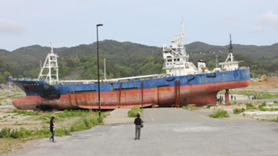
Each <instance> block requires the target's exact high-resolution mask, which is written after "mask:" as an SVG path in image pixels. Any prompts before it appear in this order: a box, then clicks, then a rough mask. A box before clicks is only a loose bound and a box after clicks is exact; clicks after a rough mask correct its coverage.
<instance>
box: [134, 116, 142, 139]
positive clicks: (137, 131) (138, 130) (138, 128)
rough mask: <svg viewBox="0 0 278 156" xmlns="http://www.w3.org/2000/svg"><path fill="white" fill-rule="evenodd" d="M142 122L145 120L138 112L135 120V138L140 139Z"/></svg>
mask: <svg viewBox="0 0 278 156" xmlns="http://www.w3.org/2000/svg"><path fill="white" fill-rule="evenodd" d="M142 123H143V120H142V119H141V118H140V114H139V113H138V114H137V118H135V120H134V124H135V140H137V139H138V140H140V133H141V128H142Z"/></svg>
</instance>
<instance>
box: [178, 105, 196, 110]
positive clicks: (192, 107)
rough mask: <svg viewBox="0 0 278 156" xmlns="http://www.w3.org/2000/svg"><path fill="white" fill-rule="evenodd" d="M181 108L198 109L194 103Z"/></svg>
mask: <svg viewBox="0 0 278 156" xmlns="http://www.w3.org/2000/svg"><path fill="white" fill-rule="evenodd" d="M182 109H187V110H191V111H192V110H198V109H199V108H198V107H196V105H186V106H185V107H182Z"/></svg>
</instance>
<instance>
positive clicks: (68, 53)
mask: <svg viewBox="0 0 278 156" xmlns="http://www.w3.org/2000/svg"><path fill="white" fill-rule="evenodd" d="M186 49H187V52H188V53H189V55H190V61H191V62H194V63H195V64H196V62H197V61H198V60H200V59H201V60H205V61H206V62H207V65H208V67H209V68H210V69H212V68H214V67H215V66H216V62H215V60H216V55H217V56H219V57H218V60H219V62H221V61H224V60H225V59H226V56H227V54H228V46H213V45H208V44H205V43H202V42H194V43H191V44H188V45H186ZM233 51H234V55H235V59H236V60H242V61H244V62H243V63H241V66H249V67H250V68H251V72H252V73H254V75H255V76H260V75H261V74H276V73H278V43H277V44H273V45H270V46H253V45H233ZM49 52H50V47H42V46H39V45H33V46H28V47H23V48H19V49H17V50H14V51H12V52H9V51H6V50H1V49H0V55H1V58H0V83H3V82H4V81H5V78H6V77H7V76H9V75H11V76H13V77H19V78H22V77H27V78H37V76H38V74H39V70H40V60H41V61H42V63H43V61H44V59H45V57H46V55H47V54H48V53H49ZM54 53H57V54H58V55H59V58H58V64H59V77H60V78H61V79H96V78H97V77H96V76H97V66H96V43H93V44H89V45H79V46H75V47H70V48H67V47H63V48H54ZM100 58H101V61H100V69H101V71H100V74H101V77H103V66H104V62H103V59H104V58H105V59H106V71H107V78H116V77H127V76H136V75H145V74H156V73H163V72H164V71H163V70H162V66H163V60H162V48H161V47H153V46H145V45H141V44H136V43H131V42H117V41H113V40H105V41H101V42H100Z"/></svg>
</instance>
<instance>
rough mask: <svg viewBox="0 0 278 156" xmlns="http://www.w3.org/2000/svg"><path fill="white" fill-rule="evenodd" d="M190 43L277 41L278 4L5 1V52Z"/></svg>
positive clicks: (1, 21)
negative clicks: (176, 39)
mask: <svg viewBox="0 0 278 156" xmlns="http://www.w3.org/2000/svg"><path fill="white" fill-rule="evenodd" d="M182 20H183V22H184V28H185V44H189V43H192V42H196V41H201V42H204V43H207V44H211V45H220V46H224V45H228V44H229V34H232V41H233V43H235V44H243V45H258V46H260V45H271V44H274V43H277V42H278V1H277V0H59V1H57V0H47V1H40V0H0V49H5V50H8V51H13V50H15V49H18V48H21V47H26V46H30V45H37V44H38V45H41V46H50V42H53V47H55V48H59V47H74V46H78V45H80V44H91V43H93V42H96V40H97V39H96V25H97V24H103V26H102V27H99V28H98V32H99V40H100V41H103V40H116V41H120V42H125V41H128V42H133V43H139V44H143V45H148V46H157V47H162V45H163V44H170V40H171V37H172V36H173V34H176V33H180V29H181V22H182Z"/></svg>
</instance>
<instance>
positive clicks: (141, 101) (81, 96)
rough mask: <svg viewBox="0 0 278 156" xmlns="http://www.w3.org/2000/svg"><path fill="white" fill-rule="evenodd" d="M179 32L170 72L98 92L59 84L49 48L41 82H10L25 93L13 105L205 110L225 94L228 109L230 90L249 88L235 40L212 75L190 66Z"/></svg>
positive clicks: (167, 66)
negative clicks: (188, 107) (190, 106)
mask: <svg viewBox="0 0 278 156" xmlns="http://www.w3.org/2000/svg"><path fill="white" fill-rule="evenodd" d="M181 29H182V30H181V33H179V34H175V35H174V36H173V37H172V40H171V45H170V46H168V45H163V50H162V55H163V59H164V64H163V69H164V70H165V71H166V73H164V74H154V75H143V76H134V77H124V78H114V79H103V80H101V83H100V86H99V89H98V83H97V80H70V81H66V80H64V81H61V80H59V76H58V55H57V54H55V53H54V52H53V48H52V45H51V51H50V53H49V54H48V55H47V57H46V59H45V61H44V64H43V66H42V68H41V71H40V74H39V77H38V79H36V80H27V79H15V78H8V80H9V81H11V82H13V83H14V84H15V85H16V86H18V87H19V88H20V89H22V90H23V91H24V92H25V93H26V96H25V97H22V98H16V99H14V100H12V103H13V105H14V106H15V107H16V108H18V109H22V110H37V109H42V110H45V109H58V110H64V109H99V108H100V109H116V108H131V107H134V106H137V107H142V108H143V107H149V106H152V105H157V106H160V107H162V106H175V107H180V106H185V105H187V104H196V105H197V106H198V105H199V106H201V105H206V104H212V105H216V103H217V100H218V99H217V93H218V92H219V91H221V90H225V91H226V92H225V103H226V104H229V89H234V88H242V87H247V86H248V85H249V83H250V69H249V67H239V63H240V61H235V60H234V55H233V51H232V43H231V40H230V48H229V54H228V56H227V59H226V60H225V62H221V63H219V66H220V67H219V68H214V69H213V70H212V71H210V70H209V69H208V68H207V67H206V63H205V62H204V61H201V60H199V61H198V63H197V66H195V65H194V64H193V63H192V62H190V61H189V54H188V53H187V52H186V48H185V45H184V28H183V26H182V28H181ZM44 70H47V72H45V71H44ZM98 94H100V101H99V100H98Z"/></svg>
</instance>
